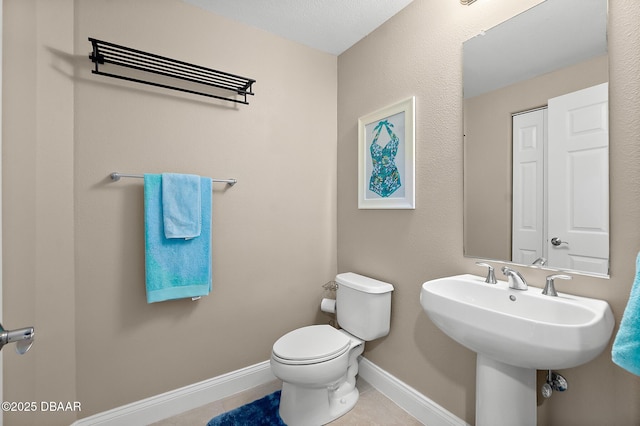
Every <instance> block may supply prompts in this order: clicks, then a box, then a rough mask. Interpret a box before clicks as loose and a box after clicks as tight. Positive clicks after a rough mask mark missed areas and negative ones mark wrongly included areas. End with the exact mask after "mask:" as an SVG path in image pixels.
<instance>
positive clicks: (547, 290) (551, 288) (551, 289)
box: [542, 274, 573, 297]
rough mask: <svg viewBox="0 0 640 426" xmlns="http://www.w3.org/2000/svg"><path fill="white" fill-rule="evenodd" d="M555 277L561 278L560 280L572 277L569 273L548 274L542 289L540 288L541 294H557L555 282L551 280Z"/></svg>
mask: <svg viewBox="0 0 640 426" xmlns="http://www.w3.org/2000/svg"><path fill="white" fill-rule="evenodd" d="M556 278H558V279H561V280H570V279H573V277H571V276H569V275H563V274H553V275H549V276H548V277H547V283H546V284H545V286H544V290H542V294H545V295H547V296H554V297H555V296H557V295H558V292H557V291H556V287H555V284H554V282H553V280H555V279H556Z"/></svg>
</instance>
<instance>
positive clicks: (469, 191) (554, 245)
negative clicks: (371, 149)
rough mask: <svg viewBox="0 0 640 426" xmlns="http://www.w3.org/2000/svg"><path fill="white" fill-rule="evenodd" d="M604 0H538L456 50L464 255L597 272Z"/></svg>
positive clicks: (604, 148) (603, 203)
mask: <svg viewBox="0 0 640 426" xmlns="http://www.w3.org/2000/svg"><path fill="white" fill-rule="evenodd" d="M606 31H607V0H546V1H544V2H542V3H540V4H538V5H537V6H535V7H533V8H531V9H529V10H527V11H525V12H523V13H521V14H519V15H517V16H515V17H513V18H512V19H509V20H508V21H506V22H504V23H502V24H500V25H498V26H496V27H494V28H492V29H490V30H487V31H485V32H483V33H481V34H479V35H477V36H476V37H474V38H472V39H470V40H468V41H466V42H465V43H464V44H463V64H464V65H463V77H464V254H465V256H468V257H477V258H482V259H488V260H497V261H504V262H512V263H516V264H520V265H533V264H535V265H537V266H541V265H543V267H545V268H550V269H554V270H565V271H570V272H578V273H586V274H594V275H598V276H607V275H608V273H609V169H608V167H609V154H608V152H609V151H608V143H609V134H608V121H609V109H608V81H609V74H608V54H607V36H606Z"/></svg>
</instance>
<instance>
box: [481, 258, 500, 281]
mask: <svg viewBox="0 0 640 426" xmlns="http://www.w3.org/2000/svg"><path fill="white" fill-rule="evenodd" d="M476 265H478V266H485V267H486V268H488V270H487V278H486V279H485V280H484V282H485V283H487V284H496V283H497V282H498V281H497V280H496V274H495V273H494V272H493V266H491V265H489V264H488V263H485V262H476Z"/></svg>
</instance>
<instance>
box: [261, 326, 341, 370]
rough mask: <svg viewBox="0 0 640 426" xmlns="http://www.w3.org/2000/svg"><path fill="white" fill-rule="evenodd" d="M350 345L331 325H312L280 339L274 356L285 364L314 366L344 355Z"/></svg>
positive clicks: (274, 348) (276, 344)
mask: <svg viewBox="0 0 640 426" xmlns="http://www.w3.org/2000/svg"><path fill="white" fill-rule="evenodd" d="M350 345H351V340H350V339H349V338H348V337H347V336H346V335H345V334H343V333H340V332H339V331H338V330H336V329H335V328H333V327H331V326H330V325H311V326H308V327H302V328H299V329H297V330H293V331H290V332H289V333H287V334H285V335H284V336H282V337H281V338H279V339H278V340H277V341H276V343H274V344H273V354H274V355H275V356H277V357H278V358H280V359H281V360H282V361H283V362H289V363H295V364H312V363H317V362H323V361H328V360H330V359H332V358H335V357H337V356H339V355H342V354H343V353H344V352H346V351H347V349H349V346H350Z"/></svg>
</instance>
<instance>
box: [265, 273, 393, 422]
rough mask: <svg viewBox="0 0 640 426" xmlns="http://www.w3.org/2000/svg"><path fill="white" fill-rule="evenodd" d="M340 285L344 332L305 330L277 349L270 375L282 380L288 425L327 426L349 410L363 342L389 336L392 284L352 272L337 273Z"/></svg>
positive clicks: (282, 401)
mask: <svg viewBox="0 0 640 426" xmlns="http://www.w3.org/2000/svg"><path fill="white" fill-rule="evenodd" d="M336 283H337V284H338V288H337V291H336V311H337V319H338V324H340V326H341V327H342V329H340V330H338V329H336V328H334V327H332V326H330V325H312V326H307V327H302V328H298V329H296V330H293V331H290V332H289V333H287V334H285V335H284V336H282V337H281V338H280V339H278V340H277V341H276V342H275V343H274V345H273V350H272V353H271V361H270V362H271V371H272V372H273V374H274V375H275V376H276V377H277V378H279V379H280V380H282V393H281V395H280V417H281V418H282V420H283V421H284V422H285V423H286V424H287V425H288V426H318V425H323V424H326V423H329V422H331V421H333V420H335V419H337V418H338V417H340V416H342V415H344V414H346V413H347V412H348V411H349V410H351V409H352V408H353V407H354V406H355V404H356V402H357V401H358V397H359V393H358V389H357V388H356V375H357V374H358V357H359V356H360V355H361V354H362V352H363V351H364V343H365V341H369V340H374V339H377V338H379V337H382V336H386V335H387V334H388V333H389V323H390V307H391V291H393V286H392V285H391V284H388V283H384V282H382V281H377V280H374V279H372V278H368V277H364V276H362V275H357V274H353V273H346V274H339V275H338V276H337V277H336Z"/></svg>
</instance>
